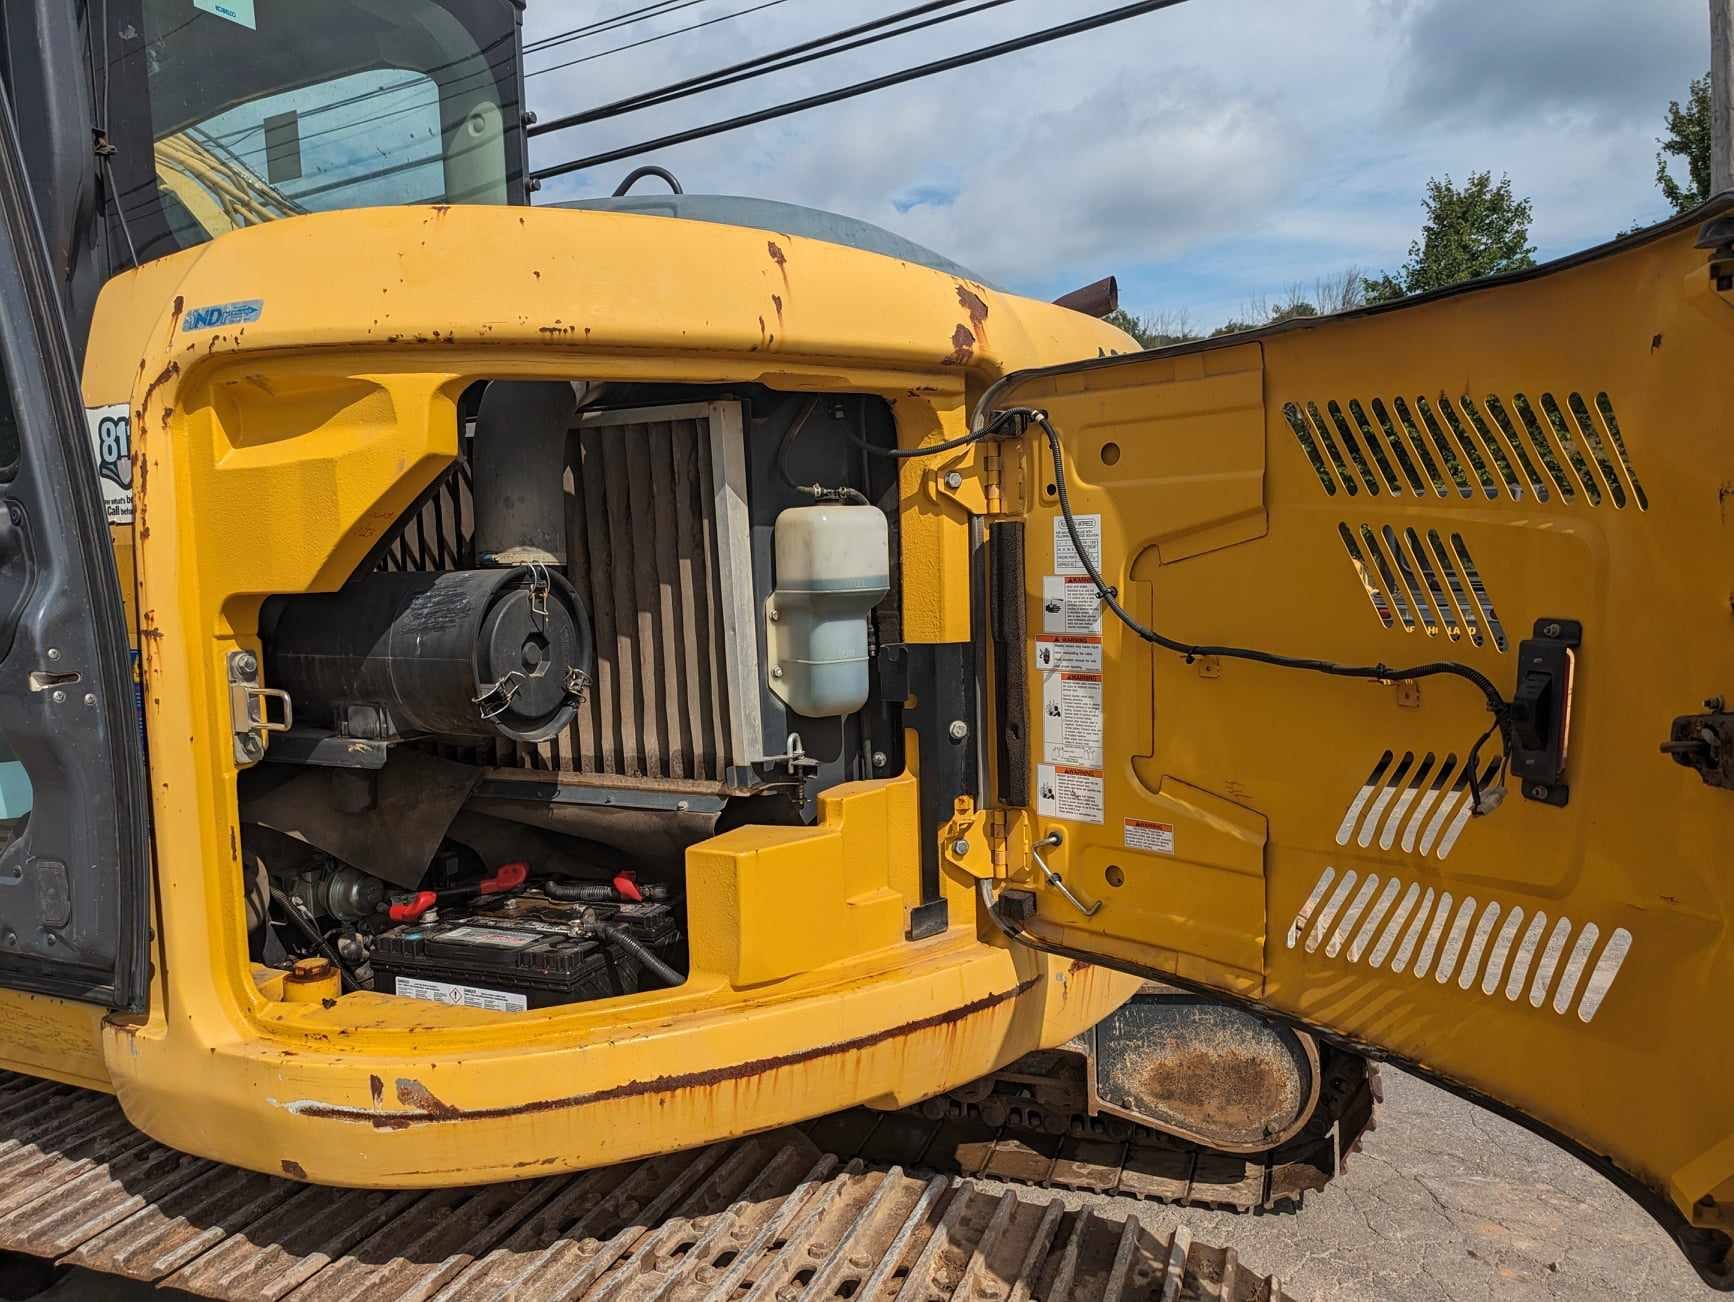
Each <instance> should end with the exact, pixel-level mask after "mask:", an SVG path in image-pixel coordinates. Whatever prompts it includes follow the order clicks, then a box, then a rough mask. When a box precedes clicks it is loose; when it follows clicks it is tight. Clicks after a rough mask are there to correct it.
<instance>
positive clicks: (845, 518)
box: [765, 503, 891, 719]
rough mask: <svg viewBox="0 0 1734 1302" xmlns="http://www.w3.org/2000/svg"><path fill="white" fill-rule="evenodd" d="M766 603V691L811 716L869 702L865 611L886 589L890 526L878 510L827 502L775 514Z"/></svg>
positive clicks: (850, 709)
mask: <svg viewBox="0 0 1734 1302" xmlns="http://www.w3.org/2000/svg"><path fill="white" fill-rule="evenodd" d="M774 533H775V539H776V585H777V586H776V590H775V591H774V592H773V593H772V594H771V597H770V600H769V601H768V602H767V603H766V611H765V613H766V618H767V620H768V623H767V626H766V631H767V638H766V642H767V645H768V646H769V648H770V682H771V690H772V691H773V692H775V693H776V694H777V696H778V697H779V698H780V699H781V700H782V701H783V702H784V704H786V705H787V706H788V707H789V708H790V709H791V710H793V711H794V712H795V713H796V714H799V715H802V716H804V717H805V718H809V719H828V718H836V717H839V716H841V715H847V714H853V713H854V712H855V711H856V710H859V709H860V708H861V707H862V706H863V705H865V704H867V687H868V672H869V670H870V668H871V666H870V665H869V664H868V657H867V616H868V614H869V612H871V611H872V609H873V607H875V606H877V605H878V604H879V603H880V602H881V601H883V600H884V599H885V594H886V593H887V592H889V591H890V590H891V546H890V529H889V527H888V526H887V524H886V521H885V513H884V512H883V511H881V510H879V509H878V508H877V507H872V506H851V505H847V504H843V503H825V504H822V505H819V506H797V507H792V508H790V509H789V510H787V511H784V512H783V513H782V514H780V515H779V516H777V523H776V528H775V531H774Z"/></svg>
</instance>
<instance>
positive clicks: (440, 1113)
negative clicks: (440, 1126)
mask: <svg viewBox="0 0 1734 1302" xmlns="http://www.w3.org/2000/svg"><path fill="white" fill-rule="evenodd" d="M397 1101H398V1102H399V1103H401V1104H403V1105H404V1107H406V1108H414V1109H416V1110H417V1111H418V1112H420V1113H422V1114H423V1115H424V1116H429V1117H438V1118H440V1119H442V1120H456V1119H457V1118H458V1117H460V1116H463V1115H464V1114H463V1113H462V1112H461V1111H460V1110H459V1109H457V1108H454V1107H453V1106H452V1105H451V1104H449V1103H447V1102H446V1101H445V1100H444V1099H442V1098H440V1097H438V1096H437V1095H436V1094H435V1093H434V1092H433V1091H432V1090H430V1089H429V1088H428V1087H427V1086H426V1085H423V1084H422V1083H421V1082H420V1081H419V1080H409V1079H407V1078H406V1077H403V1076H399V1077H398V1078H397Z"/></svg>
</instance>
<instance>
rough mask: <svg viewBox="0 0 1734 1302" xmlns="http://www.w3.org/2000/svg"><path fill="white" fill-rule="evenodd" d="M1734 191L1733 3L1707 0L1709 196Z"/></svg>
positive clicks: (1722, 0) (1733, 0) (1731, 0)
mask: <svg viewBox="0 0 1734 1302" xmlns="http://www.w3.org/2000/svg"><path fill="white" fill-rule="evenodd" d="M1728 190H1734V0H1710V193H1711V194H1722V193H1725V192H1726V191H1728Z"/></svg>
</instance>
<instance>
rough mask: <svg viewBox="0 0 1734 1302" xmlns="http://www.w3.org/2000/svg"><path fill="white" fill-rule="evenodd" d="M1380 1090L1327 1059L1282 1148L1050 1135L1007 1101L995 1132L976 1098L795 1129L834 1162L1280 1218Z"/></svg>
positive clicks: (1330, 1168)
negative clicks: (1312, 1106) (857, 1161)
mask: <svg viewBox="0 0 1734 1302" xmlns="http://www.w3.org/2000/svg"><path fill="white" fill-rule="evenodd" d="M1022 1065H1023V1064H1021V1063H1014V1064H1013V1065H1012V1067H1011V1068H1008V1069H1007V1070H1008V1073H1010V1074H1013V1075H1023V1074H1024V1073H1022V1072H1020V1071H1019V1070H1018V1069H1019V1068H1020V1067H1021V1066H1022ZM1383 1092H1384V1091H1383V1086H1382V1084H1381V1082H1380V1080H1379V1069H1378V1068H1377V1067H1376V1066H1375V1065H1373V1064H1372V1063H1369V1062H1368V1061H1367V1060H1366V1059H1364V1058H1361V1057H1358V1056H1357V1055H1354V1054H1345V1053H1331V1054H1330V1055H1329V1057H1328V1058H1327V1060H1326V1063H1325V1071H1324V1079H1323V1082H1322V1084H1321V1089H1320V1097H1319V1106H1318V1110H1317V1111H1316V1112H1315V1113H1314V1115H1313V1118H1312V1119H1311V1120H1310V1121H1309V1122H1308V1123H1307V1125H1306V1127H1305V1128H1304V1129H1303V1130H1302V1131H1301V1132H1300V1133H1299V1134H1297V1135H1296V1136H1295V1137H1294V1138H1293V1139H1291V1140H1289V1141H1288V1142H1287V1143H1285V1144H1282V1145H1281V1146H1279V1147H1277V1148H1275V1149H1271V1150H1269V1151H1267V1152H1264V1153H1254V1154H1242V1153H1227V1152H1222V1151H1220V1150H1217V1149H1211V1148H1205V1147H1201V1146H1199V1145H1196V1144H1191V1143H1188V1142H1186V1141H1184V1140H1180V1139H1176V1138H1174V1137H1173V1136H1170V1135H1165V1134H1163V1133H1161V1132H1160V1131H1155V1130H1148V1129H1145V1128H1144V1127H1142V1126H1129V1125H1127V1124H1126V1123H1115V1124H1114V1126H1113V1133H1109V1125H1108V1124H1107V1119H1106V1118H1102V1117H1089V1116H1085V1115H1082V1114H1074V1115H1073V1116H1072V1117H1071V1118H1070V1122H1069V1124H1068V1126H1067V1128H1066V1133H1064V1134H1053V1133H1049V1132H1048V1131H1047V1130H1046V1129H1044V1127H1043V1122H1044V1118H1043V1115H1042V1113H1041V1111H1040V1110H1039V1109H1038V1108H1036V1107H1034V1106H1031V1107H1029V1108H1027V1109H1026V1108H1021V1107H1018V1106H1016V1105H1015V1104H1014V1105H1013V1106H1011V1107H1010V1108H1008V1109H1006V1111H1007V1119H1006V1121H1005V1122H1004V1123H1003V1124H1001V1125H993V1124H990V1122H989V1121H987V1120H984V1119H983V1117H982V1115H981V1107H980V1104H979V1103H977V1102H969V1101H964V1100H960V1099H958V1098H956V1097H942V1098H941V1099H937V1100H935V1099H930V1100H928V1101H927V1102H926V1103H924V1104H919V1105H917V1106H915V1107H912V1108H905V1109H903V1110H901V1111H898V1112H874V1111H871V1110H869V1109H867V1108H855V1109H852V1110H850V1111H848V1112H840V1113H836V1114H834V1115H832V1116H828V1117H821V1118H820V1119H818V1120H817V1121H813V1122H809V1123H808V1124H807V1126H806V1127H805V1129H806V1131H807V1133H808V1135H810V1136H811V1138H812V1139H813V1142H814V1143H815V1144H817V1145H818V1146H819V1147H820V1148H822V1149H824V1150H825V1151H827V1152H831V1153H836V1154H838V1155H839V1157H842V1158H853V1157H859V1158H861V1159H862V1160H864V1161H867V1162H871V1163H884V1164H897V1165H900V1166H903V1167H905V1168H909V1169H914V1170H928V1171H935V1172H938V1173H941V1174H947V1175H963V1176H975V1177H979V1178H982V1179H991V1180H1003V1181H1006V1182H1008V1183H1012V1184H1022V1185H1032V1186H1036V1187H1040V1188H1052V1189H1071V1190H1076V1191H1079V1192H1084V1193H1099V1194H1116V1195H1119V1196H1121V1197H1132V1198H1147V1199H1151V1200H1153V1201H1157V1202H1163V1203H1172V1204H1176V1205H1179V1206H1186V1207H1198V1208H1204V1209H1208V1210H1212V1211H1230V1212H1282V1211H1294V1210H1298V1209H1299V1208H1300V1206H1301V1204H1302V1201H1303V1200H1304V1198H1305V1196H1306V1194H1307V1193H1308V1192H1310V1191H1312V1190H1314V1189H1322V1188H1324V1187H1325V1185H1327V1184H1329V1183H1330V1181H1331V1180H1332V1179H1334V1178H1335V1176H1336V1175H1337V1173H1338V1172H1339V1171H1340V1170H1342V1169H1343V1168H1344V1166H1346V1164H1347V1158H1348V1155H1349V1154H1350V1153H1352V1152H1356V1151H1359V1149H1360V1147H1361V1144H1362V1142H1363V1140H1364V1139H1365V1138H1366V1135H1367V1133H1368V1132H1370V1131H1372V1130H1373V1129H1375V1128H1376V1126H1377V1124H1378V1123H1377V1119H1376V1116H1375V1113H1376V1110H1377V1106H1378V1104H1379V1102H1380V1101H1381V1100H1382V1098H1383ZM972 1093H979V1091H972ZM936 1104H943V1105H944V1106H943V1112H941V1109H940V1108H939V1107H936V1106H935V1105H936ZM935 1113H940V1115H934V1114H935ZM1128 1132H1129V1133H1128Z"/></svg>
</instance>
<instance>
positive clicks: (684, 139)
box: [531, 0, 1186, 181]
mask: <svg viewBox="0 0 1734 1302" xmlns="http://www.w3.org/2000/svg"><path fill="white" fill-rule="evenodd" d="M1184 3H1186V0H1140V2H1139V3H1137V4H1129V5H1122V6H1120V7H1119V8H1117V9H1109V10H1107V11H1105V12H1103V13H1099V14H1095V15H1093V16H1091V17H1089V18H1080V19H1077V20H1075V21H1073V22H1069V23H1061V24H1059V25H1058V26H1055V27H1044V28H1042V29H1041V30H1040V31H1035V32H1030V33H1027V34H1026V35H1023V36H1016V37H1013V38H1011V39H1010V40H1005V41H998V42H996V43H994V44H993V45H984V46H982V47H980V48H979V49H975V50H968V51H965V52H964V53H962V54H954V55H952V56H951V57H949V58H945V59H935V60H934V61H933V62H931V63H923V64H920V65H918V66H916V67H913V68H905V69H903V70H902V71H899V72H892V73H887V74H886V75H884V76H882V77H874V78H871V79H870V80H868V81H858V82H856V83H854V84H853V85H851V86H843V87H840V88H839V89H837V90H831V91H825V92H824V93H822V94H819V95H808V96H807V97H806V98H804V99H797V100H790V101H788V102H786V103H783V104H776V105H772V106H771V107H770V108H764V109H759V110H757V111H756V112H752V113H743V114H741V115H740V116H738V117H732V118H725V119H723V120H722V121H720V122H711V123H708V124H706V125H705V126H702V127H691V128H689V129H687V130H685V131H677V132H675V133H674V134H672V135H667V136H660V137H658V138H657V139H655V140H646V141H642V142H640V143H639V144H636V145H626V146H623V147H622V148H619V149H610V150H608V151H607V152H605V153H601V154H592V155H590V156H589V157H587V158H574V159H571V160H569V161H567V162H564V163H556V164H554V165H553V166H552V167H544V168H542V169H540V170H539V171H536V172H532V173H531V176H532V177H533V178H534V179H536V180H538V181H545V180H548V179H549V178H550V177H555V176H565V175H566V174H568V173H569V172H582V171H584V170H585V169H586V168H591V167H598V166H600V165H601V164H603V163H617V162H619V161H620V160H621V159H623V158H631V157H633V156H634V155H635V154H646V153H649V152H651V151H652V150H657V149H667V148H669V147H670V146H672V145H684V144H687V143H689V142H691V141H694V140H703V139H706V138H707V137H710V136H719V135H722V134H724V133H726V132H729V131H738V130H740V129H741V128H742V127H750V126H757V125H758V124H759V123H761V122H770V121H774V120H775V119H777V118H785V117H790V116H792V115H793V114H796V113H805V112H806V111H807V110H809V109H815V108H822V107H824V106H825V105H827V104H836V103H839V102H841V101H842V100H847V99H854V98H856V97H857V96H860V95H869V94H871V93H873V92H874V91H877V90H885V89H887V88H888V87H891V86H901V85H903V84H904V83H905V82H910V81H916V80H919V79H920V78H922V77H931V76H934V75H935V74H937V73H941V72H950V71H952V70H953V69H956V68H967V67H969V66H970V65H972V64H976V63H982V62H984V61H986V60H988V59H997V58H1000V57H1001V56H1002V55H1007V54H1016V53H1019V52H1020V51H1023V50H1028V49H1033V48H1034V47H1036V46H1038V45H1046V44H1048V43H1049V42H1050V41H1057V40H1061V39H1063V38H1065V37H1067V36H1077V35H1080V34H1081V33H1084V32H1091V31H1095V30H1097V29H1098V28H1102V27H1107V26H1110V25H1111V24H1114V23H1120V22H1124V21H1126V20H1127V19H1129V18H1139V17H1142V16H1143V15H1144V14H1149V13H1155V12H1156V11H1157V10H1158V9H1171V8H1173V7H1174V6H1176V5H1180V4H1184Z"/></svg>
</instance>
